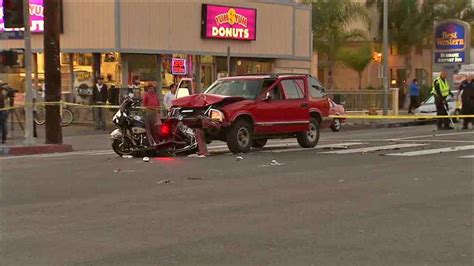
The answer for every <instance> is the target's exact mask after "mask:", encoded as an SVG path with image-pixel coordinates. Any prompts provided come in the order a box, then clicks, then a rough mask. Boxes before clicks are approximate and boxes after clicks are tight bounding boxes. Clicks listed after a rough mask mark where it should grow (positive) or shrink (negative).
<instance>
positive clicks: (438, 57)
mask: <svg viewBox="0 0 474 266" xmlns="http://www.w3.org/2000/svg"><path fill="white" fill-rule="evenodd" d="M434 60H435V64H464V63H466V53H464V52H435V54H434Z"/></svg>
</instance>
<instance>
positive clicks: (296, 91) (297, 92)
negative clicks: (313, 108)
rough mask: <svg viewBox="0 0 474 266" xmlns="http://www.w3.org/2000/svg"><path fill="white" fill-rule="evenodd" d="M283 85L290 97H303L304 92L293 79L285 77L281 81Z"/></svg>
mask: <svg viewBox="0 0 474 266" xmlns="http://www.w3.org/2000/svg"><path fill="white" fill-rule="evenodd" d="M281 85H282V86H283V89H284V90H285V93H286V96H287V98H288V99H303V97H304V94H303V91H302V90H301V89H300V87H299V86H298V85H297V84H296V82H295V81H294V80H292V79H285V80H282V81H281Z"/></svg>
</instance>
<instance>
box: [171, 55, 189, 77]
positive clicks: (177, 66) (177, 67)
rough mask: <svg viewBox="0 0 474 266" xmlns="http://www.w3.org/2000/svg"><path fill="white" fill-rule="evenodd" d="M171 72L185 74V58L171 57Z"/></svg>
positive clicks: (186, 71)
mask: <svg viewBox="0 0 474 266" xmlns="http://www.w3.org/2000/svg"><path fill="white" fill-rule="evenodd" d="M171 74H173V75H187V74H188V70H187V67H186V59H183V58H173V59H172V60H171Z"/></svg>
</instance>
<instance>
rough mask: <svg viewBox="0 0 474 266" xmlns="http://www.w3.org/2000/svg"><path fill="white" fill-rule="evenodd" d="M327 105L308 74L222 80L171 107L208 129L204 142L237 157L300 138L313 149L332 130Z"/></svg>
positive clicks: (321, 89) (186, 119)
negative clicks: (274, 142) (280, 140)
mask: <svg viewBox="0 0 474 266" xmlns="http://www.w3.org/2000/svg"><path fill="white" fill-rule="evenodd" d="M329 109H330V104H329V99H328V98H327V97H326V93H325V90H324V87H323V86H322V85H321V83H320V82H319V81H318V80H317V79H315V78H314V77H312V76H311V75H307V74H272V75H248V76H236V77H228V78H221V79H218V80H217V81H216V82H214V83H213V84H212V85H211V86H210V87H209V88H208V89H207V90H206V91H205V92H204V93H202V94H196V95H191V96H187V97H183V98H179V99H176V100H174V101H173V108H172V110H171V112H174V113H175V114H176V112H179V114H180V115H181V116H182V119H183V122H184V123H185V124H186V125H188V126H191V127H202V128H204V129H205V135H206V140H208V141H210V140H222V141H225V142H227V146H228V147H229V149H230V151H232V152H233V153H240V152H248V151H249V150H250V149H251V147H255V148H261V147H263V146H265V144H266V143H267V140H268V139H270V138H292V137H296V138H297V140H298V143H299V144H300V146H301V147H304V148H312V147H314V146H316V144H317V143H318V140H319V134H320V128H321V127H329V126H330V125H331V124H332V120H331V119H328V115H329Z"/></svg>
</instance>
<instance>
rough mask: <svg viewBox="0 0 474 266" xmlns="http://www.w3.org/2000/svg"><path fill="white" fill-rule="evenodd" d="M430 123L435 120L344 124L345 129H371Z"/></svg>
mask: <svg viewBox="0 0 474 266" xmlns="http://www.w3.org/2000/svg"><path fill="white" fill-rule="evenodd" d="M430 123H434V122H433V121H426V120H415V121H403V122H402V121H401V122H388V121H387V122H378V123H371V124H353V125H344V124H343V126H342V127H343V128H345V129H351V130H352V129H354V130H356V129H371V128H397V127H411V126H422V125H427V124H430Z"/></svg>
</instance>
